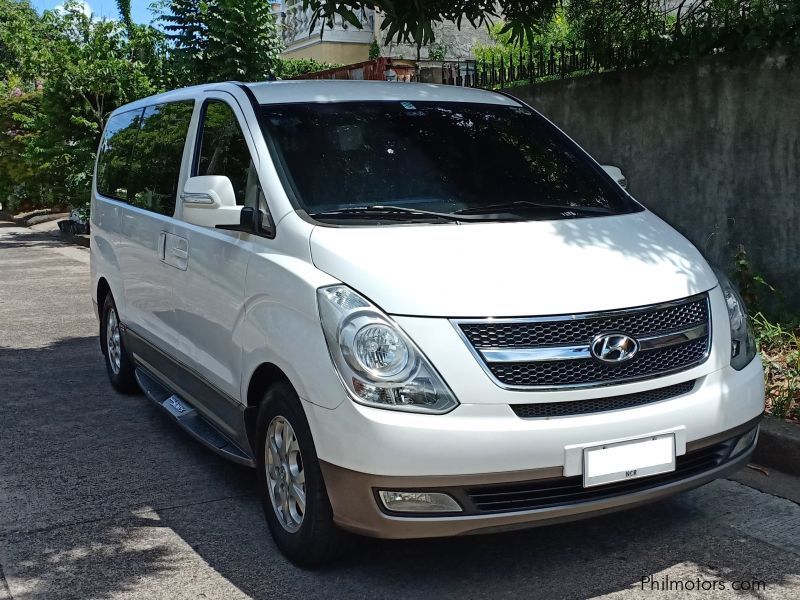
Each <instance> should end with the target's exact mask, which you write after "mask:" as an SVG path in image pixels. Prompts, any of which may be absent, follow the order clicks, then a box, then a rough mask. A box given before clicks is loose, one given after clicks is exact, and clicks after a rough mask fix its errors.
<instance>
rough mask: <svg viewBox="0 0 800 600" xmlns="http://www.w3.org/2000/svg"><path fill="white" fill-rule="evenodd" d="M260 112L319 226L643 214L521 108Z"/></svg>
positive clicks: (392, 106) (268, 108)
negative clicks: (391, 217) (386, 216)
mask: <svg viewBox="0 0 800 600" xmlns="http://www.w3.org/2000/svg"><path fill="white" fill-rule="evenodd" d="M261 111H262V126H263V128H264V133H265V136H266V137H267V139H268V141H269V143H270V146H271V149H272V152H273V155H274V158H275V159H276V162H277V164H278V167H279V171H282V177H283V178H284V183H285V184H286V187H287V191H288V193H289V194H290V196H293V201H294V202H295V203H296V205H297V208H300V209H303V210H305V211H306V212H307V213H309V214H310V215H311V216H312V217H314V218H316V219H319V220H322V221H327V220H337V219H341V218H344V217H345V216H346V217H347V219H348V220H351V219H352V218H353V217H355V218H356V219H363V220H365V221H370V220H372V221H375V220H377V221H381V219H380V218H378V217H376V214H378V213H379V212H380V211H381V210H383V211H384V212H387V211H386V207H391V208H392V211H393V212H394V213H395V214H404V213H410V212H411V210H410V209H413V210H414V213H413V214H412V215H411V216H412V217H413V218H415V219H421V220H436V218H437V217H436V216H435V215H425V214H422V212H419V211H429V212H435V213H439V214H440V215H444V214H447V215H450V214H454V213H455V214H458V215H465V217H464V218H465V219H466V215H469V218H470V220H481V219H483V218H485V219H490V218H494V219H498V218H502V220H530V219H567V218H583V217H587V216H600V215H609V214H622V213H627V212H635V211H638V210H641V207H639V205H638V204H636V203H635V202H634V201H632V200H631V199H630V198H629V197H628V196H627V195H626V194H624V193H623V192H622V191H621V190H620V189H619V188H618V187H617V185H616V184H614V183H613V182H611V180H610V179H609V178H608V177H607V176H605V175H604V174H603V173H602V171H601V169H599V168H598V167H597V166H596V165H594V164H593V163H592V162H591V161H590V160H589V159H588V157H587V156H586V154H585V153H584V152H583V151H582V150H580V148H578V147H577V146H576V145H575V144H574V143H573V142H571V141H570V140H569V139H568V138H567V137H566V136H564V135H563V134H562V133H560V132H559V131H558V130H557V129H556V128H555V127H553V126H552V125H550V124H549V123H548V122H547V121H546V120H545V119H543V118H542V117H540V116H539V115H537V114H536V113H535V112H534V111H532V110H530V109H528V108H524V107H521V106H505V105H494V104H475V103H462V102H417V101H414V102H408V101H404V102H400V101H380V102H376V101H372V102H332V103H297V104H268V105H263V106H262V107H261ZM376 207H377V208H376ZM440 218H441V217H440ZM358 224H361V223H358Z"/></svg>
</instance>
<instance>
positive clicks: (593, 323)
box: [460, 296, 708, 348]
mask: <svg viewBox="0 0 800 600" xmlns="http://www.w3.org/2000/svg"><path fill="white" fill-rule="evenodd" d="M576 317H580V315H576ZM564 319H570V320H564ZM707 321H708V304H707V302H706V299H705V296H703V297H702V298H698V299H696V300H693V301H689V302H686V303H684V304H678V305H676V306H668V307H666V308H662V309H655V310H652V309H651V310H647V309H642V312H633V313H626V314H620V315H612V316H605V317H586V318H583V319H581V318H570V317H555V320H552V321H551V320H541V321H539V320H535V321H533V320H532V321H530V322H528V321H525V320H523V319H520V320H519V321H500V322H486V321H484V322H474V323H473V322H462V323H461V324H460V327H461V331H463V332H464V335H466V336H467V339H468V340H469V341H470V342H471V343H472V344H473V345H474V346H475V347H477V348H515V347H535V346H562V345H565V344H575V343H581V342H588V341H590V340H591V339H592V338H593V337H594V336H595V335H597V334H598V333H600V332H601V331H624V332H625V333H627V334H628V335H632V336H634V337H639V336H643V335H652V334H656V333H663V332H667V331H674V330H678V329H684V328H688V327H691V326H693V325H698V324H700V323H706V322H707Z"/></svg>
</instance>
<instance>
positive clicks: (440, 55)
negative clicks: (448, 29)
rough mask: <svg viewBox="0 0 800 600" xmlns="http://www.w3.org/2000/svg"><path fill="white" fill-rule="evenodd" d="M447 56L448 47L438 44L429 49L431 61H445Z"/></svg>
mask: <svg viewBox="0 0 800 600" xmlns="http://www.w3.org/2000/svg"><path fill="white" fill-rule="evenodd" d="M446 56H447V45H446V44H443V43H441V42H436V43H434V44H431V45H430V46H429V47H428V58H429V59H431V60H444V59H445V57H446Z"/></svg>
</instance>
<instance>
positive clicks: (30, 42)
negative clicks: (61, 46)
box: [0, 0, 46, 92]
mask: <svg viewBox="0 0 800 600" xmlns="http://www.w3.org/2000/svg"><path fill="white" fill-rule="evenodd" d="M44 37H45V27H44V26H43V24H42V22H41V19H40V18H39V15H38V14H37V13H36V11H35V10H34V9H33V7H32V6H31V5H30V2H28V0H0V80H3V82H4V85H3V86H2V89H0V92H3V91H5V92H8V91H13V90H14V89H19V90H20V91H31V90H32V89H34V88H35V86H36V80H37V78H38V77H39V76H41V73H42V68H43V64H42V63H43V61H44V59H45V55H46V47H44V46H43V44H42V43H41V42H42V39H43V38H44ZM9 82H12V83H13V84H14V85H13V86H11V87H10V86H9V85H8V84H9Z"/></svg>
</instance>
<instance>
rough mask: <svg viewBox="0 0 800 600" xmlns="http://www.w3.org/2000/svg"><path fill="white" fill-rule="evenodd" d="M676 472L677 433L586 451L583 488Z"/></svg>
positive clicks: (596, 447)
mask: <svg viewBox="0 0 800 600" xmlns="http://www.w3.org/2000/svg"><path fill="white" fill-rule="evenodd" d="M674 470H675V434H674V433H667V434H663V435H654V436H652V437H648V438H642V439H639V440H630V441H626V442H614V443H611V444H603V445H602V446H593V447H591V448H584V449H583V487H592V486H595V485H603V484H604V483H613V482H614V481H624V480H626V479H637V478H639V477H647V476H648V475H657V474H659V473H669V472H670V471H674Z"/></svg>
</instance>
